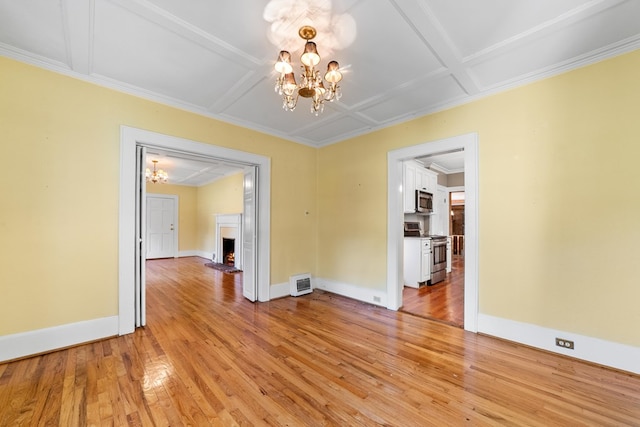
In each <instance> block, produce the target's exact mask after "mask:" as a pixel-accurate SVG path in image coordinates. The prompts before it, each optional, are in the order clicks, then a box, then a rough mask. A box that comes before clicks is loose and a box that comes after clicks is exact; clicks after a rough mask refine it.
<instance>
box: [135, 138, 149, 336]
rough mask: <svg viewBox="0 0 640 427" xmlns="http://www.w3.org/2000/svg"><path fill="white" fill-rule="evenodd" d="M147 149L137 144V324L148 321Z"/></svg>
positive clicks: (140, 324) (138, 325)
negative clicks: (146, 269)
mask: <svg viewBox="0 0 640 427" xmlns="http://www.w3.org/2000/svg"><path fill="white" fill-rule="evenodd" d="M146 157H147V149H146V148H145V147H141V146H136V214H135V218H136V220H135V223H136V225H135V228H136V237H135V240H136V244H135V283H134V295H135V296H134V310H135V326H136V327H140V326H144V325H146V323H147V313H146V304H147V302H146V289H145V286H146V285H145V282H146V278H145V268H146V266H145V256H144V254H145V253H146V250H145V238H144V237H145V236H144V233H145V229H146V215H145V212H146V200H147V198H146V178H145V165H146Z"/></svg>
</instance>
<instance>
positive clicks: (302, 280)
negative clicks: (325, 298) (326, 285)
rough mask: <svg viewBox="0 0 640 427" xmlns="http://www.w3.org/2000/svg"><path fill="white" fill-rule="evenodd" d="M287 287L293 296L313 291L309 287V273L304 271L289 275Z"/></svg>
mask: <svg viewBox="0 0 640 427" xmlns="http://www.w3.org/2000/svg"><path fill="white" fill-rule="evenodd" d="M289 288H290V290H291V296H293V297H298V296H300V295H305V294H310V293H311V292H312V291H313V289H312V287H311V275H310V274H309V273H305V274H297V275H295V276H291V277H289Z"/></svg>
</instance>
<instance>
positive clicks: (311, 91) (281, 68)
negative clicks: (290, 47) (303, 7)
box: [275, 26, 342, 116]
mask: <svg viewBox="0 0 640 427" xmlns="http://www.w3.org/2000/svg"><path fill="white" fill-rule="evenodd" d="M298 35H299V36H300V37H301V38H302V39H304V40H306V41H307V42H306V43H305V45H304V52H303V53H302V56H301V57H300V61H301V62H302V65H301V67H300V68H301V69H302V75H301V78H302V80H301V81H300V84H297V83H296V79H295V76H294V74H293V67H292V66H291V54H290V53H289V52H287V51H286V50H283V51H280V54H279V55H278V60H277V62H276V65H275V69H276V71H277V72H278V73H280V76H279V77H278V80H277V81H276V87H275V90H276V92H277V93H278V95H281V96H282V108H284V110H285V111H293V110H294V109H295V108H296V105H297V103H298V97H299V96H302V97H303V98H310V99H311V113H312V114H315V115H316V116H317V115H318V114H320V113H322V111H323V110H324V103H325V101H329V102H333V101H334V100H339V99H340V98H341V97H342V92H341V91H340V86H338V82H339V81H340V80H342V73H341V72H340V66H339V65H338V62H337V61H330V62H329V64H328V65H327V72H326V73H325V75H324V80H325V81H326V82H327V83H328V88H325V86H324V84H323V81H322V76H321V75H320V71H319V70H316V69H315V66H316V65H318V64H319V63H320V55H319V54H318V50H317V47H316V44H315V43H314V42H312V41H311V40H312V39H313V38H314V37H315V36H316V29H315V28H313V27H310V26H304V27H302V28H300V30H299V31H298Z"/></svg>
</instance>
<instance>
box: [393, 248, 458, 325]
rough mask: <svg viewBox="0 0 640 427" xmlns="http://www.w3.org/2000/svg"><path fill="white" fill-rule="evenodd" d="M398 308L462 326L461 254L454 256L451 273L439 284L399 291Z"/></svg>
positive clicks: (406, 288)
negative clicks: (399, 304)
mask: <svg viewBox="0 0 640 427" xmlns="http://www.w3.org/2000/svg"><path fill="white" fill-rule="evenodd" d="M402 302H403V305H402V309H401V310H402V311H404V312H406V313H411V314H415V315H416V316H421V317H425V318H427V319H432V320H438V321H441V322H445V323H448V324H450V325H454V326H457V327H459V328H462V327H463V326H464V257H463V256H462V255H454V256H453V258H452V259H451V273H448V274H447V278H446V279H445V280H444V281H443V282H440V283H436V284H435V285H432V286H421V287H420V288H418V289H416V288H410V287H405V288H404V289H403V290H402Z"/></svg>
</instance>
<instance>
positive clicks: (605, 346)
mask: <svg viewBox="0 0 640 427" xmlns="http://www.w3.org/2000/svg"><path fill="white" fill-rule="evenodd" d="M478 332H480V333H483V334H487V335H491V336H494V337H498V338H502V339H506V340H509V341H514V342H518V343H521V344H525V345H528V346H531V347H535V348H538V349H541V350H546V351H550V352H553V353H558V354H563V355H565V356H570V357H574V358H576V359H581V360H586V361H588V362H593V363H597V364H600V365H604V366H609V367H612V368H616V369H622V370H624V371H628V372H633V373H635V374H640V347H632V346H630V345H625V344H620V343H615V342H611V341H604V340H601V339H598V338H592V337H588V336H585V335H580V334H574V333H572V332H566V331H560V330H557V329H550V328H544V327H542V326H537V325H532V324H529V323H522V322H517V321H515V320H509V319H503V318H499V317H494V316H489V315H486V314H479V315H478ZM556 338H564V339H567V340H571V341H573V342H574V344H575V346H574V349H573V350H570V349H566V348H562V347H558V346H556V344H555V342H556V341H555V340H556Z"/></svg>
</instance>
